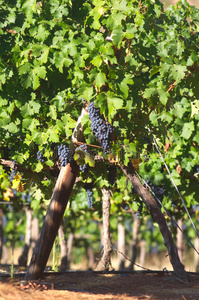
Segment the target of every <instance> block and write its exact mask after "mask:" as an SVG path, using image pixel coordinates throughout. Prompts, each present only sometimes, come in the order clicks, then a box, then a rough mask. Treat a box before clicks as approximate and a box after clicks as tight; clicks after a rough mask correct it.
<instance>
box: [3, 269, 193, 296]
mask: <svg viewBox="0 0 199 300" xmlns="http://www.w3.org/2000/svg"><path fill="white" fill-rule="evenodd" d="M23 279H24V274H18V275H15V278H14V279H13V280H11V278H10V276H7V275H6V276H5V274H0V300H11V299H12V300H26V299H27V300H29V299H30V300H32V299H41V300H42V299H43V300H44V299H48V300H51V299H52V300H54V299H63V300H64V299H69V300H79V299H89V300H90V299H92V300H95V299H96V300H98V299H103V300H106V299H107V300H108V299H114V300H116V299H117V300H119V299H122V300H128V299H167V300H175V299H181V300H188V299H191V300H197V299H199V274H198V273H195V274H194V273H190V282H189V283H184V282H181V281H179V280H177V279H176V278H175V277H174V276H173V275H172V274H168V273H165V272H159V271H157V272H139V271H135V272H126V273H125V272H123V273H119V272H115V273H110V272H109V273H96V272H86V271H85V272H76V271H75V272H64V273H44V275H43V278H42V279H40V280H37V281H34V282H25V281H24V280H23Z"/></svg>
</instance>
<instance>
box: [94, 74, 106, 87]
mask: <svg viewBox="0 0 199 300" xmlns="http://www.w3.org/2000/svg"><path fill="white" fill-rule="evenodd" d="M105 83H106V75H105V74H104V73H102V72H99V73H97V74H96V77H95V85H96V86H97V87H98V88H100V87H101V86H102V85H104V84H105Z"/></svg>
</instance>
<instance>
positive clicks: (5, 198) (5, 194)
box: [3, 188, 13, 201]
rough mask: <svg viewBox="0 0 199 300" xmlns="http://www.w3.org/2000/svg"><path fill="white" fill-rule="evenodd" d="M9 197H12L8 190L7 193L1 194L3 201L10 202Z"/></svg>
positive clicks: (10, 191)
mask: <svg viewBox="0 0 199 300" xmlns="http://www.w3.org/2000/svg"><path fill="white" fill-rule="evenodd" d="M10 197H13V192H12V190H11V189H9V188H8V189H7V191H6V192H4V193H3V199H4V200H5V201H10Z"/></svg>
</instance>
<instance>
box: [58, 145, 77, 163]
mask: <svg viewBox="0 0 199 300" xmlns="http://www.w3.org/2000/svg"><path fill="white" fill-rule="evenodd" d="M57 154H58V157H59V159H60V162H61V167H65V166H66V165H67V164H68V163H70V162H71V161H72V159H73V153H72V151H71V150H70V149H69V148H68V147H66V145H63V144H61V145H59V146H58V152H57Z"/></svg>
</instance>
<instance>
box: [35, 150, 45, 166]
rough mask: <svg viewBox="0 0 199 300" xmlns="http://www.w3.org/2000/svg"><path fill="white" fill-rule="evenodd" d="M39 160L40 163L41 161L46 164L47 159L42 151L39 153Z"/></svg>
mask: <svg viewBox="0 0 199 300" xmlns="http://www.w3.org/2000/svg"><path fill="white" fill-rule="evenodd" d="M37 159H38V161H40V162H41V163H42V164H43V163H44V162H45V160H46V159H45V157H44V156H43V154H42V153H41V152H40V151H37Z"/></svg>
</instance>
